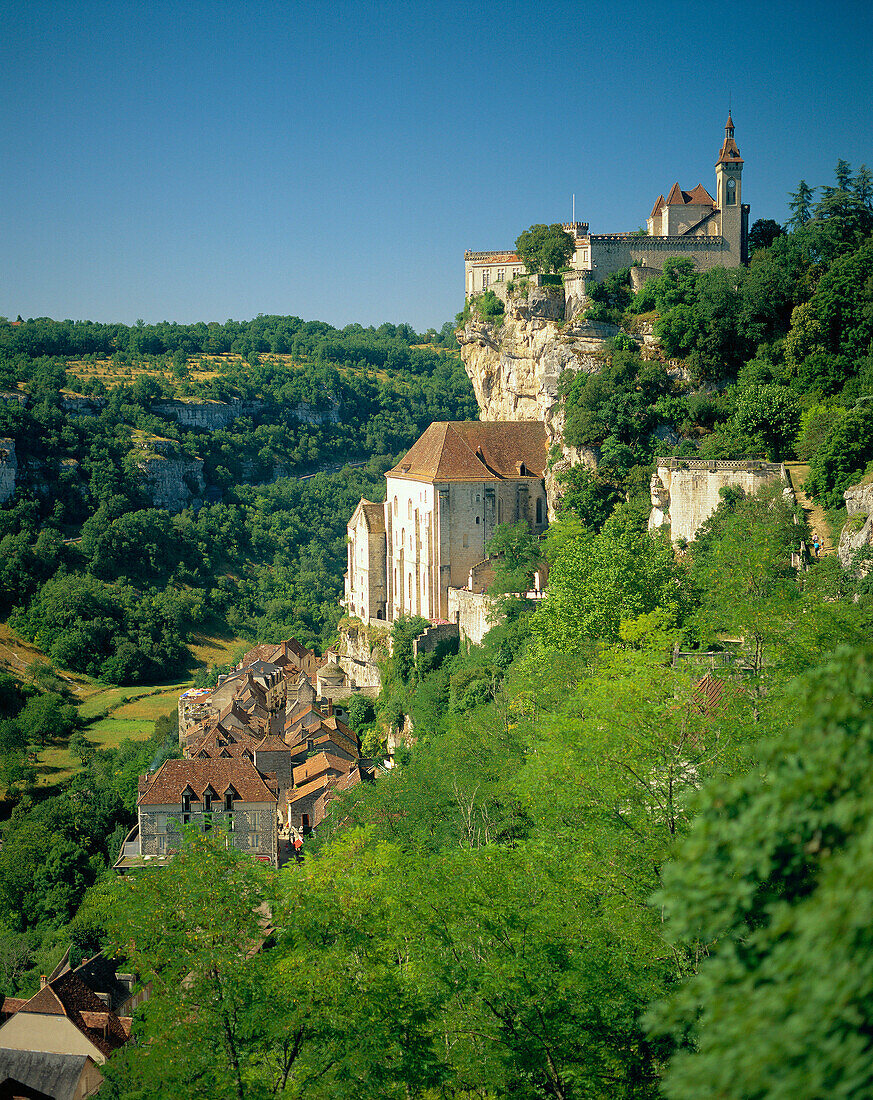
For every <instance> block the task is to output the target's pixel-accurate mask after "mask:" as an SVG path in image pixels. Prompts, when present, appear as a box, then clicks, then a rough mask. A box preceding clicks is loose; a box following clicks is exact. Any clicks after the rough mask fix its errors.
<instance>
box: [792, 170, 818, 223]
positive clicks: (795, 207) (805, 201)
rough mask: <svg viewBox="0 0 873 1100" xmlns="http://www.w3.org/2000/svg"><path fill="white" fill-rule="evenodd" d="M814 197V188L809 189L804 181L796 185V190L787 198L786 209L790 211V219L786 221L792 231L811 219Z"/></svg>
mask: <svg viewBox="0 0 873 1100" xmlns="http://www.w3.org/2000/svg"><path fill="white" fill-rule="evenodd" d="M814 197H815V188H814V187H810V186H809V184H808V183H807V182H806V180H801V181H800V183H799V184H798V185H797V190H796V191H795V192H793V193H792V194H789V196H788V209H789V210H790V211H791V217H790V218H789V219H788V223H787V224H788V226H789V227H790V228H792V229H799V228H800V227H801V226H802V225H806V223H807V222H808V221H809V220H810V218H811V217H812V200H813V198H814Z"/></svg>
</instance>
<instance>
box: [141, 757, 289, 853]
mask: <svg viewBox="0 0 873 1100" xmlns="http://www.w3.org/2000/svg"><path fill="white" fill-rule="evenodd" d="M277 792H278V783H277V781H276V778H275V776H265V775H262V774H261V773H260V772H259V771H258V770H257V769H256V768H255V766H254V765H253V764H250V763H247V762H246V761H244V760H241V759H240V760H166V761H165V762H164V763H163V764H162V765H161V766H160V768H158V770H157V771H156V772H154V773H153V774H151V775H144V776H141V777H140V781H139V799H138V801H137V814H138V823H139V852H138V855H139V857H140V858H141V859H144V860H147V859H150V858H151V859H158V860H160V859H166V858H168V857H169V856H170V855H172V852H173V850H174V849H175V848H177V847H178V844H179V828H178V826H179V824H180V823H181V824H183V825H193V826H195V827H197V828H199V829H200V830H201V831H202V832H206V831H208V830H210V829H213V828H215V829H225V830H226V831H227V834H228V836H229V837H231V838H232V839H233V846H234V847H235V848H237V849H238V850H239V851H241V852H248V854H249V855H251V856H254V857H255V858H256V859H260V860H262V861H264V862H267V863H271V864H272V865H273V866H276V865H277V853H278V848H277V836H276V813H277V807H278V802H279V799H278V793H277Z"/></svg>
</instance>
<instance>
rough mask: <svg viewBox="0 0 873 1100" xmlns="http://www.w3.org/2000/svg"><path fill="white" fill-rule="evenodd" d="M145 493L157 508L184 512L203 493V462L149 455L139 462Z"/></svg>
mask: <svg viewBox="0 0 873 1100" xmlns="http://www.w3.org/2000/svg"><path fill="white" fill-rule="evenodd" d="M136 466H137V468H138V469H139V470H140V471H141V473H142V486H143V489H144V490H145V491H146V492H147V493H148V495H149V496H150V497H151V500H152V503H153V504H154V506H155V507H156V508H166V509H168V510H169V511H170V512H181V511H182V509H183V508H187V507H188V505H189V504H190V503H191V502H192V501H193V500H195V499H197V498H198V497H200V496H201V494H202V493H203V488H204V482H203V462H202V461H201V459H199V458H184V457H182V456H180V455H173V454H167V455H148V456H143V457H142V458H137V460H136Z"/></svg>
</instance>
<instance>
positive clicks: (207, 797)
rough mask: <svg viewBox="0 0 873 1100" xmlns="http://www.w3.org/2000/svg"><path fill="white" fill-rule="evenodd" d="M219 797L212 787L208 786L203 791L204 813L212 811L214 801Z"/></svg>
mask: <svg viewBox="0 0 873 1100" xmlns="http://www.w3.org/2000/svg"><path fill="white" fill-rule="evenodd" d="M217 798H218V795H217V794H216V793H215V791H214V790H213V789H212V787H207V788H206V790H205V791H204V792H203V812H204V813H207V814H211V813H212V803H213V802H214V801H216V799H217Z"/></svg>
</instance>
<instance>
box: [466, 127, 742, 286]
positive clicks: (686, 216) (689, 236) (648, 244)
mask: <svg viewBox="0 0 873 1100" xmlns="http://www.w3.org/2000/svg"><path fill="white" fill-rule="evenodd" d="M742 174H743V159H742V157H741V156H740V152H739V149H738V148H737V146H736V143H735V141H734V124H733V120H732V119H731V117H730V115H728V120H727V124H726V125H725V136H724V142H723V144H722V147H721V151H720V153H719V158H718V161H717V162H716V166H715V198H714V199H713V198H712V197H711V196H710V195H709V193H708V192H707V191H706V190H705V188H704V187H703V186H702V185H701V184H698V185H697V186H696V187H695V188H693V189H692V190H691V191H683V190H682V189H681V188H680V187H679V184H678V183H675V184H674V185H673V187H672V188H671V189H670V191H669V193H668V195H667V198H666V199H665V198H664V196H663V195H659V196H658V199H657V200H656V202H655V205H654V208H653V209H652V213H651V214H650V215H649V218H648V223H647V225H648V231H647V234H646V235H641V234H636V233H599V234H591V233H589V231H588V225H587V223H585V222H572V223H568V224H566V225H565V226H564V229H565V230H567V232H569V233H570V235H571V236H572V237H573V240H574V243H575V249H574V252H573V256H572V258H571V260H570V264H569V267H570V269H571V275H570V278H569V280H568V284H569V286H568V289H569V293H568V303H570V304H575V306H576V307H578V305H579V304H580V303H582V302H584V300H585V286H586V285H587V284H588V283H591V282H598V283H599V282H603V280H604V279H605V278H607V277H608V276H609V275H611V274H613V273H614V272H616V271H620V270H621V269H622V268H626V267H636V268H638V269H642V270H645V271H646V272H647V273H648V274H649V275H655V274H658V273H659V272H660V271H661V270H662V269H663V266H664V261H665V260H666V259H668V258H669V257H672V256H684V257H686V258H688V259H690V260H691V261H692V262H693V264H694V266H695V268H696V269H697V270H698V271H705V270H707V269H709V268H712V267H739V266H740V264H742V263H745V262H746V261H747V259H748V227H749V207H748V206H747V205H744V204H743V202H742ZM523 270H524V264H523V263H522V261H521V259H520V257H519V256H518V255H517V254H516V253H515V252H512V251H510V250H504V251H502V252H470V251H467V252H465V253H464V290H465V293H466V295H467V297H471V296H472V295H474V294H481V293H483V291H485V290H489V289H490V290H494V291H495V292H497V293H499V290H498V288H499V287H500V286H501V284H502V285H504V286H505V284H506V283H507V282H509V281H510V280H512V279H514V278H516V277H517V276H518V275H519V274H521V273H522V272H523Z"/></svg>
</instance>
